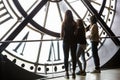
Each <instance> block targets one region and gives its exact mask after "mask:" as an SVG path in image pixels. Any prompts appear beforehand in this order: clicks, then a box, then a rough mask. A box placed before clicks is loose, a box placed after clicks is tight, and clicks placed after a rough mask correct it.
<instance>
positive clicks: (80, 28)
mask: <svg viewBox="0 0 120 80" xmlns="http://www.w3.org/2000/svg"><path fill="white" fill-rule="evenodd" d="M76 39H77V46H78V50H77V63H78V67H79V68H80V71H79V72H77V75H82V76H85V75H86V71H85V70H86V59H85V49H86V44H87V41H86V33H85V28H84V25H83V21H82V19H78V20H77V38H76ZM80 56H81V58H82V61H83V65H82V63H81V62H80V60H79V58H80Z"/></svg>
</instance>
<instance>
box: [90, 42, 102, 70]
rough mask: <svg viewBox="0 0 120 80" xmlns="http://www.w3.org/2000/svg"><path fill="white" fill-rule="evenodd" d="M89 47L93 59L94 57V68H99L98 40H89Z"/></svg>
mask: <svg viewBox="0 0 120 80" xmlns="http://www.w3.org/2000/svg"><path fill="white" fill-rule="evenodd" d="M91 43H92V44H91V45H92V46H91V47H92V55H93V59H94V64H95V69H97V70H98V69H100V60H99V56H98V48H97V46H98V42H95V41H91Z"/></svg>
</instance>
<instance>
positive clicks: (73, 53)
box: [63, 43, 77, 71]
mask: <svg viewBox="0 0 120 80" xmlns="http://www.w3.org/2000/svg"><path fill="white" fill-rule="evenodd" d="M76 48H77V44H68V43H63V51H64V66H65V71H68V64H69V61H68V60H69V51H70V53H71V58H72V67H73V71H75V69H76Z"/></svg>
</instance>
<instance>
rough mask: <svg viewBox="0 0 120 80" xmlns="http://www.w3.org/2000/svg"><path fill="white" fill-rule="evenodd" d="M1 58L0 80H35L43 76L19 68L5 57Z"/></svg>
mask: <svg viewBox="0 0 120 80" xmlns="http://www.w3.org/2000/svg"><path fill="white" fill-rule="evenodd" d="M1 56H2V55H1ZM2 57H3V58H2V60H0V73H1V74H0V76H1V77H0V80H35V79H40V78H43V76H40V75H36V74H34V73H32V72H29V71H26V70H25V69H23V68H20V67H19V66H17V65H16V64H15V63H13V62H11V61H10V60H8V59H7V57H5V56H2Z"/></svg>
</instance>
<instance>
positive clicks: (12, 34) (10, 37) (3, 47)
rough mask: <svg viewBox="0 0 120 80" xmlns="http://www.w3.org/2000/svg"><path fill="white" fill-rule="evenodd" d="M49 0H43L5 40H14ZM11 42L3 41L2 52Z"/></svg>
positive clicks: (0, 49) (0, 50)
mask: <svg viewBox="0 0 120 80" xmlns="http://www.w3.org/2000/svg"><path fill="white" fill-rule="evenodd" d="M47 1H48V0H42V1H41V2H40V3H39V4H38V5H37V6H36V7H35V8H34V10H33V11H32V12H31V13H30V14H29V15H28V16H27V17H26V18H25V20H23V22H22V23H21V24H20V25H19V26H18V27H17V28H16V29H15V30H14V31H13V32H12V33H11V34H10V36H9V37H8V38H7V39H6V40H5V41H9V40H13V39H14V38H15V37H16V36H17V34H18V33H19V32H20V31H21V30H22V29H23V28H24V27H25V26H26V25H27V23H28V22H30V21H31V20H32V18H33V17H34V16H35V15H36V14H37V12H38V11H39V10H40V9H41V8H42V7H43V6H44V5H45V4H46V3H47ZM9 44H10V42H8V43H2V44H1V45H0V53H1V52H2V51H3V50H4V49H5V48H6V47H7V46H8V45H9Z"/></svg>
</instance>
